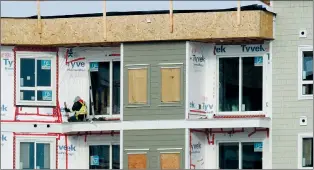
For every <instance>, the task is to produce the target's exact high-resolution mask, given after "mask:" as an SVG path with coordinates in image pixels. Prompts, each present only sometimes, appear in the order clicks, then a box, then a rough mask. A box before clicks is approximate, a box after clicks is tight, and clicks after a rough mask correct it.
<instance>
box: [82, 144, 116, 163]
mask: <svg viewBox="0 0 314 170" xmlns="http://www.w3.org/2000/svg"><path fill="white" fill-rule="evenodd" d="M95 145H106V146H109V169H112V156H113V155H112V145H119V146H120V150H121V145H120V144H119V142H88V151H87V153H89V147H90V146H95ZM120 153H121V152H119V154H120ZM87 156H88V158H87V159H86V160H89V159H90V158H89V154H88V155H87ZM120 157H121V155H120ZM119 160H120V159H119ZM89 165H90V161H88V167H86V168H87V169H88V168H89ZM119 166H120V167H121V162H120V165H119Z"/></svg>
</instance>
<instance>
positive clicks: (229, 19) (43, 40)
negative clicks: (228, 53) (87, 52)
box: [1, 10, 273, 45]
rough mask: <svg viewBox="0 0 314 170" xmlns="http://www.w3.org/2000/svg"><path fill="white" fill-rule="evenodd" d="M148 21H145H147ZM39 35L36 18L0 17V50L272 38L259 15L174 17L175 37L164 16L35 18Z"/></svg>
mask: <svg viewBox="0 0 314 170" xmlns="http://www.w3.org/2000/svg"><path fill="white" fill-rule="evenodd" d="M148 19H149V20H150V21H151V22H148V21H147V20H148ZM41 21H42V34H39V33H38V31H36V29H37V20H36V19H26V18H23V19H17V18H15V19H13V18H1V44H2V45H65V44H75V45H77V44H95V43H104V44H105V43H119V42H144V41H167V40H212V39H216V40H217V42H219V40H222V39H243V38H251V39H263V40H266V39H267V40H269V39H273V14H272V13H270V12H265V11H262V10H251V11H241V23H242V24H240V25H238V24H237V11H227V12H195V13H176V14H175V15H173V22H174V23H175V25H176V28H175V33H171V32H170V31H169V25H171V24H170V22H171V20H169V15H168V14H149V15H121V16H107V17H106V27H107V29H106V41H104V37H103V36H101V35H104V28H103V27H104V24H103V23H104V22H103V16H99V17H83V18H80V17H73V18H55V19H43V18H42V19H41Z"/></svg>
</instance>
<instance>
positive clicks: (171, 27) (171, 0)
mask: <svg viewBox="0 0 314 170" xmlns="http://www.w3.org/2000/svg"><path fill="white" fill-rule="evenodd" d="M169 3H170V11H169V13H170V32H171V33H173V0H170V1H169Z"/></svg>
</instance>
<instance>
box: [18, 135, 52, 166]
mask: <svg viewBox="0 0 314 170" xmlns="http://www.w3.org/2000/svg"><path fill="white" fill-rule="evenodd" d="M21 142H34V143H35V148H34V154H35V158H34V161H35V164H34V166H35V169H37V167H36V143H48V144H50V169H55V168H56V163H55V162H56V152H55V151H56V137H51V136H45V137H34V136H32V137H22V136H17V137H16V151H15V152H16V157H15V160H16V161H15V165H16V167H17V168H16V169H21V168H20V144H21Z"/></svg>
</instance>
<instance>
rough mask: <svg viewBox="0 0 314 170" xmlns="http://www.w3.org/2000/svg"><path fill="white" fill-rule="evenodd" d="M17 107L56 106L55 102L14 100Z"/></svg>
mask: <svg viewBox="0 0 314 170" xmlns="http://www.w3.org/2000/svg"><path fill="white" fill-rule="evenodd" d="M16 106H17V107H39V106H41V107H56V106H57V105H56V103H55V102H16Z"/></svg>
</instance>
